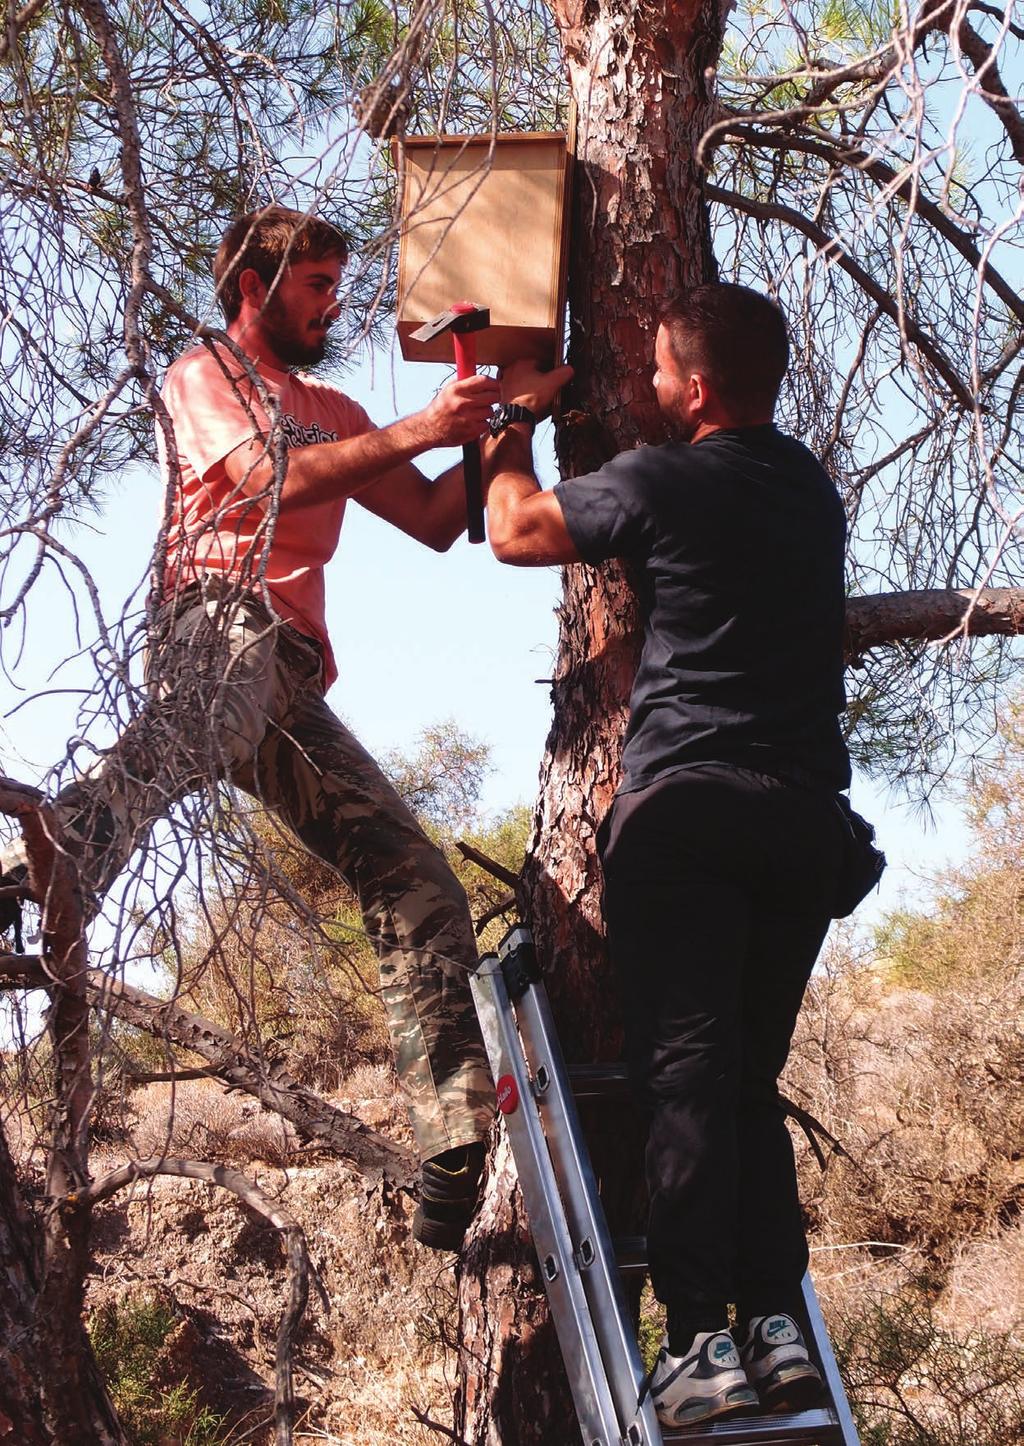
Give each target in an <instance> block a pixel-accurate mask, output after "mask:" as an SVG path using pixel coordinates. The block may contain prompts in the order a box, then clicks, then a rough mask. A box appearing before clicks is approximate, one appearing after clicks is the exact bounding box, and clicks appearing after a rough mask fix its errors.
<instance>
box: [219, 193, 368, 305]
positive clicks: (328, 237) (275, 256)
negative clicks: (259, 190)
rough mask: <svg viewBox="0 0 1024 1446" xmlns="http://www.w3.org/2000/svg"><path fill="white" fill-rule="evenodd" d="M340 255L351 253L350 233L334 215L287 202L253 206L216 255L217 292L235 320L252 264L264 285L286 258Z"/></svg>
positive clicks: (317, 258)
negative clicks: (296, 207) (326, 216)
mask: <svg viewBox="0 0 1024 1446" xmlns="http://www.w3.org/2000/svg"><path fill="white" fill-rule="evenodd" d="M327 256H337V257H339V258H340V259H341V261H342V262H343V263H344V262H345V261H346V260H347V259H348V241H347V240H346V239H345V234H344V232H343V231H340V230H339V229H338V227H337V226H334V225H332V224H331V222H330V221H323V220H321V219H320V217H319V216H310V215H307V214H306V213H305V212H304V211H290V210H289V209H288V207H287V206H264V207H263V208H262V210H259V211H249V212H248V213H247V214H246V215H244V216H239V218H238V220H237V221H232V223H231V225H230V226H229V227H228V229H227V230H226V231H225V232H224V239H223V240H222V241H221V243H220V245H219V246H218V248H217V255H216V256H215V257H214V260H213V279H214V281H215V282H216V284H217V298H218V300H219V301H220V305H221V310H222V311H223V312H224V316H225V319H226V320H227V321H228V323H229V324H230V323H231V322H232V321H234V319H235V317H236V316H237V315H238V313H239V311H240V310H241V306H242V293H241V291H240V290H239V286H238V278H239V276H240V275H241V274H242V272H243V271H244V270H245V269H246V268H247V267H252V269H253V271H255V272H256V274H257V276H258V277H259V278H260V280H261V281H262V282H263V283H264V285H265V286H270V285H271V284H272V282H273V281H274V278H275V277H276V276H277V274H278V272H279V271H280V270H281V266H282V263H284V262H285V261H287V262H292V261H321V260H323V259H324V258H325V257H327Z"/></svg>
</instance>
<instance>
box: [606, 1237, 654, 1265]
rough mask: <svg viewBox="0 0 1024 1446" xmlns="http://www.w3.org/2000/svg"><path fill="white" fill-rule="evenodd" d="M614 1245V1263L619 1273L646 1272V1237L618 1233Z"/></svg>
mask: <svg viewBox="0 0 1024 1446" xmlns="http://www.w3.org/2000/svg"><path fill="white" fill-rule="evenodd" d="M612 1243H613V1244H614V1246H615V1263H616V1265H617V1266H618V1267H619V1273H620V1275H646V1274H647V1238H646V1236H643V1235H619V1236H616V1238H615V1240H614V1241H613V1242H612Z"/></svg>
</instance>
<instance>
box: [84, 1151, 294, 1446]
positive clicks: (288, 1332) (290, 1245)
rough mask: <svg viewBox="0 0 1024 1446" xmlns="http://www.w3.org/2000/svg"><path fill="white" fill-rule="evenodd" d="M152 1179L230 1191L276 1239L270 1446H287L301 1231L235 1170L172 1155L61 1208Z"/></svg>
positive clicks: (130, 1169) (140, 1165)
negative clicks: (278, 1288)
mask: <svg viewBox="0 0 1024 1446" xmlns="http://www.w3.org/2000/svg"><path fill="white" fill-rule="evenodd" d="M154 1175H176V1176H179V1177H181V1178H184V1179H186V1180H202V1181H203V1182H204V1183H205V1184H207V1185H218V1186H220V1188H221V1189H223V1190H230V1191H231V1192H232V1193H233V1194H235V1195H237V1196H238V1198H239V1200H241V1201H242V1203H243V1205H245V1206H247V1207H248V1209H250V1210H252V1211H253V1212H254V1213H255V1214H257V1215H259V1217H260V1218H261V1219H262V1220H265V1221H266V1222H267V1224H268V1225H270V1226H272V1227H273V1228H274V1229H275V1230H277V1231H279V1232H280V1233H281V1236H282V1239H283V1243H284V1248H285V1256H286V1259H287V1270H288V1287H287V1301H286V1304H285V1308H284V1312H283V1314H282V1316H281V1324H280V1326H279V1327H278V1332H277V1350H276V1354H275V1360H274V1368H275V1379H276V1389H275V1392H274V1439H275V1442H276V1446H292V1441H293V1436H292V1427H293V1424H294V1418H295V1386H294V1378H293V1371H292V1352H293V1348H294V1345H295V1333H296V1331H297V1330H298V1328H299V1325H300V1323H301V1321H302V1317H303V1315H304V1314H305V1310H306V1304H307V1302H308V1300H309V1252H308V1251H307V1249H306V1237H305V1235H304V1233H303V1230H302V1227H301V1225H300V1224H299V1222H298V1221H297V1220H296V1219H294V1218H293V1216H291V1215H289V1214H288V1213H287V1211H285V1210H282V1209H281V1206H280V1204H279V1203H278V1202H277V1201H276V1200H273V1199H271V1197H270V1196H269V1195H268V1194H267V1193H266V1192H265V1191H264V1190H261V1189H260V1187H259V1186H258V1185H257V1184H256V1182H255V1181H254V1180H250V1179H249V1178H248V1176H247V1175H243V1174H242V1172H241V1170H232V1169H229V1168H228V1166H226V1165H216V1164H213V1163H211V1162H210V1161H207V1160H187V1159H182V1158H181V1157H180V1156H172V1155H153V1156H150V1157H149V1158H147V1159H144V1160H129V1161H128V1162H127V1163H126V1164H124V1165H121V1166H120V1167H119V1168H118V1169H116V1170H111V1171H110V1172H109V1174H106V1175H104V1176H102V1178H101V1179H99V1180H96V1181H94V1182H93V1183H92V1184H90V1185H88V1186H87V1187H86V1188H85V1189H83V1190H80V1191H78V1192H77V1194H76V1195H72V1196H69V1197H68V1201H67V1203H68V1205H69V1206H71V1207H75V1206H86V1207H89V1206H92V1205H96V1204H98V1203H99V1201H101V1200H108V1199H109V1198H110V1197H111V1196H112V1195H114V1194H116V1193H117V1191H118V1190H123V1189H125V1187H126V1186H129V1185H133V1184H134V1183H135V1181H136V1180H148V1179H152V1178H153V1176H154Z"/></svg>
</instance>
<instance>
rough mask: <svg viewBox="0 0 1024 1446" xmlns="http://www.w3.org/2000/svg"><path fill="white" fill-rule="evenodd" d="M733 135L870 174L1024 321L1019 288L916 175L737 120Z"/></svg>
mask: <svg viewBox="0 0 1024 1446" xmlns="http://www.w3.org/2000/svg"><path fill="white" fill-rule="evenodd" d="M733 138H735V139H736V140H737V141H738V142H742V143H744V144H747V145H753V146H758V147H759V148H761V149H769V150H781V151H800V152H801V153H802V154H805V155H811V156H816V157H818V158H819V159H820V160H823V161H824V162H825V163H826V164H827V165H829V166H831V167H834V168H836V169H843V168H847V167H848V168H851V169H853V170H855V171H859V172H860V173H861V175H864V176H869V177H870V178H871V179H872V180H873V181H876V182H877V183H878V185H879V186H881V187H883V188H884V189H886V190H888V191H889V192H890V194H891V195H893V196H898V197H899V198H900V200H901V201H904V202H905V203H906V205H907V207H908V209H909V211H910V213H911V215H913V216H920V217H921V218H922V220H925V221H927V222H928V223H929V224H930V225H931V226H932V227H933V228H934V229H935V230H936V231H937V232H938V233H939V235H940V236H942V237H943V239H944V240H946V241H948V242H949V244H950V245H951V246H952V247H953V248H954V250H956V251H957V252H958V253H959V254H960V255H961V256H962V257H963V258H964V260H965V261H967V262H968V263H969V264H970V265H971V266H973V268H974V269H975V271H977V272H978V273H979V275H980V276H981V279H982V280H983V281H984V282H985V283H986V284H987V285H988V286H990V287H991V288H992V290H993V291H994V292H995V294H996V295H997V296H998V297H999V299H1000V301H1002V302H1003V303H1004V305H1005V306H1006V307H1007V308H1008V309H1009V310H1010V311H1011V312H1012V313H1013V315H1014V316H1015V317H1016V318H1017V320H1018V321H1020V322H1021V323H1022V324H1024V299H1022V298H1021V295H1020V292H1019V291H1018V290H1017V288H1016V287H1015V286H1011V285H1010V283H1009V282H1008V281H1007V280H1006V279H1005V277H1003V276H1002V275H1001V274H1000V273H999V272H998V271H997V270H996V269H995V267H994V266H992V265H991V263H990V262H988V261H985V260H984V259H983V258H982V254H981V252H980V251H979V250H978V248H977V246H975V244H974V242H973V241H972V240H971V239H970V238H969V237H968V236H967V235H965V233H964V232H963V231H962V230H961V229H960V227H959V226H958V225H957V224H956V223H955V221H953V220H952V219H951V218H950V217H949V216H947V215H946V213H945V212H944V211H943V210H942V208H941V206H938V205H936V203H935V202H934V201H930V200H929V199H928V198H927V196H924V195H923V194H922V192H921V189H920V186H919V184H918V183H917V180H916V177H915V176H913V175H910V176H907V177H906V178H905V179H903V180H901V179H900V177H899V176H898V174H897V172H896V171H895V170H894V169H893V167H892V166H890V165H888V164H887V163H886V162H885V161H881V160H878V159H877V158H876V157H874V156H869V155H868V153H867V152H866V151H863V150H860V149H847V148H844V147H842V146H833V145H829V144H827V143H826V142H824V141H822V140H818V139H814V138H811V137H809V136H802V135H791V134H787V133H786V132H784V131H781V132H778V133H775V132H766V131H761V130H757V129H756V128H755V127H754V126H751V125H747V124H744V123H740V122H737V124H736V125H735V126H734V127H732V129H731V130H729V131H728V133H727V135H726V137H725V139H733Z"/></svg>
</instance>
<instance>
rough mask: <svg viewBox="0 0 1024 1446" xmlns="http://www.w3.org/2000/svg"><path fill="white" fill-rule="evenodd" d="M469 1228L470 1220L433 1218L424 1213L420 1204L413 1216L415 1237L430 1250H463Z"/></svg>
mask: <svg viewBox="0 0 1024 1446" xmlns="http://www.w3.org/2000/svg"><path fill="white" fill-rule="evenodd" d="M468 1229H469V1221H468V1220H466V1219H463V1220H461V1221H450V1220H431V1219H430V1218H429V1217H428V1216H426V1215H424V1214H423V1211H422V1209H420V1207H419V1206H417V1208H416V1213H415V1215H414V1216H413V1218H412V1234H413V1239H414V1240H418V1241H419V1243H420V1244H421V1245H425V1246H426V1247H427V1249H428V1250H452V1251H459V1250H461V1249H462V1242H463V1241H464V1240H465V1238H466V1231H467V1230H468Z"/></svg>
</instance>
